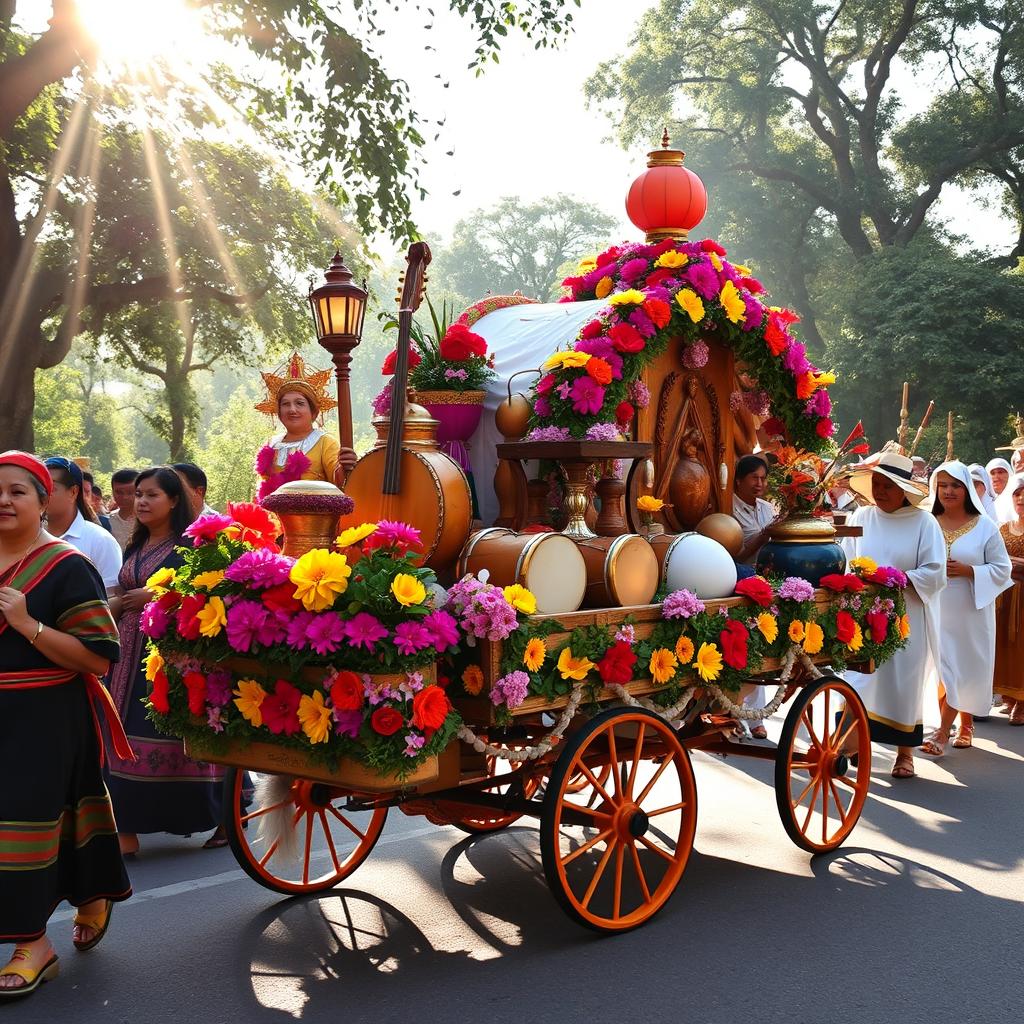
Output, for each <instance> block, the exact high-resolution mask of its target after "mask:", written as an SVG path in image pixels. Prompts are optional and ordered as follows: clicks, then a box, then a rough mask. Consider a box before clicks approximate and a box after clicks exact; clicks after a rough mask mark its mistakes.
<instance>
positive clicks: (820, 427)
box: [814, 419, 836, 438]
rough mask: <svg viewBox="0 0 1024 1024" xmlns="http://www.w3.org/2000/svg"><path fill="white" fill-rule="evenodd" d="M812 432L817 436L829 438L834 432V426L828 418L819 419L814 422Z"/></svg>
mask: <svg viewBox="0 0 1024 1024" xmlns="http://www.w3.org/2000/svg"><path fill="white" fill-rule="evenodd" d="M814 432H815V433H816V434H817V435H818V437H824V438H829V437H831V436H832V435H833V434H834V433H835V432H836V426H835V424H834V423H833V422H832V421H831V420H829V419H820V420H818V422H817V423H815V424H814Z"/></svg>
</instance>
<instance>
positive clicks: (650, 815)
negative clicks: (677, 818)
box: [647, 800, 686, 818]
mask: <svg viewBox="0 0 1024 1024" xmlns="http://www.w3.org/2000/svg"><path fill="white" fill-rule="evenodd" d="M685 806H686V801H685V800H680V801H679V803H677V804H669V805H668V807H659V808H658V809H657V810H656V811H648V812H647V817H648V818H656V817H657V816H658V815H659V814H668V813H669V812H670V811H680V810H682V809H683V808H684V807H685Z"/></svg>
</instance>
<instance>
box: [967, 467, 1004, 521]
mask: <svg viewBox="0 0 1024 1024" xmlns="http://www.w3.org/2000/svg"><path fill="white" fill-rule="evenodd" d="M967 469H968V470H969V471H970V474H971V479H972V480H975V481H977V482H978V483H979V484H981V485H982V486H983V487H984V488H985V493H984V494H983V495H982V496H981V503H982V505H984V506H985V515H987V516H988V517H989V519H993V520H995V521H996V522H998V520H997V519H996V492H995V491H994V490H992V477H990V476H989V475H988V470H987V469H986V468H985V467H984V466H983V465H982V464H981V463H980V462H972V463H971V464H970V465H969V466H968V467H967ZM975 494H977V491H975Z"/></svg>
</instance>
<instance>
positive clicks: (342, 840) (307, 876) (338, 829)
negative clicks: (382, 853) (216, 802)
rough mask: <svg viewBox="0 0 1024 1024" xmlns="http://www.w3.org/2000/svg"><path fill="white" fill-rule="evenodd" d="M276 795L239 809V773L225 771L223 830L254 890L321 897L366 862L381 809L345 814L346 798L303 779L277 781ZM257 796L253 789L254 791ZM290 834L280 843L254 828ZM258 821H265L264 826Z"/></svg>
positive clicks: (377, 834)
mask: <svg viewBox="0 0 1024 1024" xmlns="http://www.w3.org/2000/svg"><path fill="white" fill-rule="evenodd" d="M277 778H278V779H279V780H280V783H281V787H280V788H281V792H280V794H279V796H275V797H273V798H271V802H268V803H266V804H265V805H264V806H260V807H257V806H255V804H253V805H251V806H250V807H249V808H247V809H245V810H243V803H242V786H243V781H244V779H245V772H244V771H242V770H240V769H237V768H229V769H228V772H227V775H226V776H225V778H224V828H225V831H226V832H227V836H228V842H229V843H230V845H231V852H232V853H234V855H235V859H236V860H237V861H238V863H239V865H240V866H241V868H242V870H243V871H245V873H246V874H247V875H248V876H249V877H250V878H252V879H253V880H254V881H257V882H259V883H260V885H263V886H266V888H268V889H273V890H274V892H281V893H285V894H287V895H294V894H296V893H312V892H322V891H323V890H325V889H330V888H332V887H333V886H335V885H337V884H338V883H339V882H340V881H341V880H342V879H343V878H347V877H348V876H349V875H350V874H352V872H353V871H355V869H356V868H357V867H359V865H360V864H362V862H363V861H364V860H366V858H367V857H368V856H369V854H370V851H371V850H372V849H373V847H374V844H375V843H376V842H377V840H378V839H379V838H380V834H381V832H382V831H383V829H384V822H385V821H386V819H387V816H388V809H387V808H386V807H376V808H374V809H373V810H372V811H349V810H346V809H345V807H344V802H345V800H346V798H347V797H348V796H349V794H348V793H347V792H344V791H339V790H337V789H334V788H332V787H331V786H326V785H324V784H323V783H319V782H310V781H309V780H308V779H290V780H289V779H288V778H286V777H285V776H278V777H277ZM257 792H258V790H257ZM269 815H273V816H274V819H273V820H274V823H275V825H276V826H282V827H284V828H285V829H288V828H289V826H290V828H291V829H292V833H293V834H292V835H288V836H287V837H286V838H282V837H281V836H274V837H273V838H269V837H266V838H265V837H263V836H261V835H260V831H261V830H260V824H261V822H263V823H264V824H270V821H271V819H269V818H268V816H269ZM264 819H266V820H265V821H264Z"/></svg>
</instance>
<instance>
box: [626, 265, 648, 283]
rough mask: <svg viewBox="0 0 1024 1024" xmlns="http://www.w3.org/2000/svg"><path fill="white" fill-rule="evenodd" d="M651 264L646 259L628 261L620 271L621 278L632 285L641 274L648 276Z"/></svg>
mask: <svg viewBox="0 0 1024 1024" xmlns="http://www.w3.org/2000/svg"><path fill="white" fill-rule="evenodd" d="M649 268H650V263H649V262H648V261H647V260H644V259H638V260H626V262H625V263H623V264H622V266H621V268H620V269H619V277H620V278H621V279H622V280H623V281H624V282H625V283H626V284H631V283H632V282H633V281H635V280H636V279H637V278H638V277H639V276H640V275H641V274H646V273H647V271H648V269H649Z"/></svg>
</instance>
